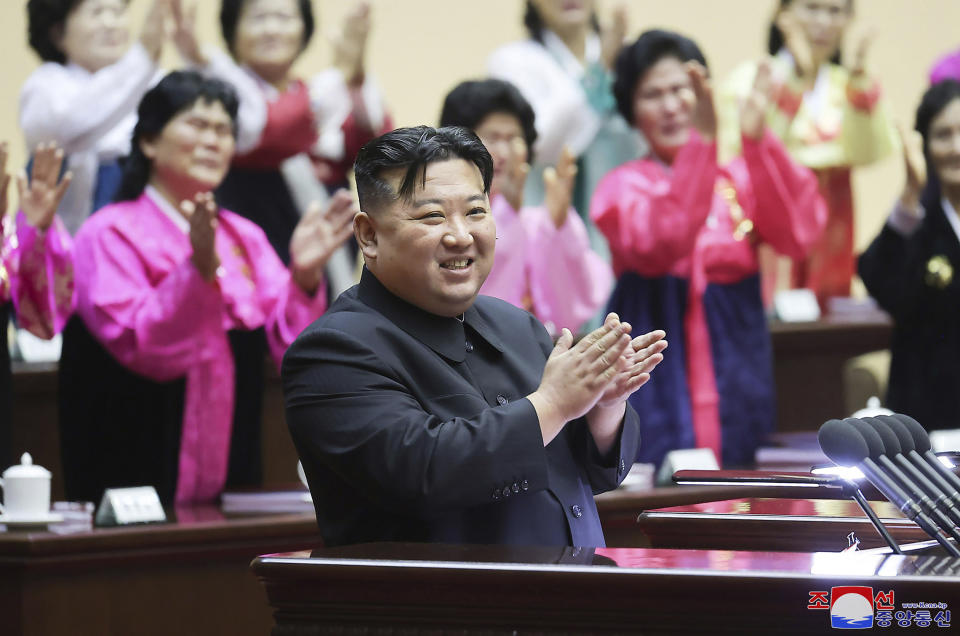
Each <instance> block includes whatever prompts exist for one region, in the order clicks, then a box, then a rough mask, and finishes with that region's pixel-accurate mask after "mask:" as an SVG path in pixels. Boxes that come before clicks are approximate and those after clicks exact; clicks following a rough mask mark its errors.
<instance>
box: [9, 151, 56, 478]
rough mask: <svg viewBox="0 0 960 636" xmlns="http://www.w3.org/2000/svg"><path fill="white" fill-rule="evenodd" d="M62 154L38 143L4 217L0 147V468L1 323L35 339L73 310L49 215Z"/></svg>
mask: <svg viewBox="0 0 960 636" xmlns="http://www.w3.org/2000/svg"><path fill="white" fill-rule="evenodd" d="M62 164H63V151H62V150H61V149H59V148H57V147H56V145H54V144H42V145H40V146H38V147H37V149H36V150H35V152H34V155H33V170H32V171H31V174H30V177H29V179H28V178H27V175H26V173H25V172H24V173H21V174H20V175H19V176H18V177H17V181H16V183H17V190H18V193H19V201H20V210H19V211H18V212H17V214H16V215H15V216H8V215H7V214H6V211H7V209H6V208H7V190H8V187H9V184H10V177H9V175H7V172H6V165H7V144H6V142H4V143H2V144H0V334H2V335H3V337H0V465H3V466H6V465H8V464H9V463H10V462H11V461H12V459H13V457H12V456H11V455H12V449H11V448H10V427H11V422H12V414H11V412H10V411H11V406H12V396H11V392H10V390H11V376H10V352H9V350H8V349H7V338H6V333H7V320H8V318H9V316H10V315H11V310H12V315H14V316H16V318H17V323H18V324H19V325H20V327H22V328H24V329H26V330H28V331H29V332H30V333H32V334H34V335H35V336H37V337H40V338H52V337H53V336H54V334H56V333H59V332H60V330H61V329H63V326H64V325H65V324H66V321H67V319H68V318H69V317H70V312H71V311H72V309H73V261H72V258H71V252H72V248H73V242H72V240H71V239H70V234H69V233H68V232H67V231H66V228H65V227H64V226H63V222H62V221H61V220H60V219H59V218H58V217H57V216H56V215H55V213H56V211H57V206H58V205H59V204H60V201H61V199H62V198H63V195H64V192H65V191H66V189H67V187H68V186H69V185H70V180H71V178H72V175H71V174H70V173H67V174H65V175H63V177H62V178H61V176H60V172H61V171H60V168H61V166H62Z"/></svg>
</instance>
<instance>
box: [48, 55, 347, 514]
mask: <svg viewBox="0 0 960 636" xmlns="http://www.w3.org/2000/svg"><path fill="white" fill-rule="evenodd" d="M236 113H237V98H236V95H235V93H234V91H233V89H232V88H231V87H230V86H229V85H227V84H226V83H224V82H221V81H218V80H213V79H205V78H203V77H202V76H201V75H199V74H198V73H194V72H185V71H177V72H173V73H171V74H169V75H168V76H166V77H165V78H164V79H163V80H161V81H160V83H159V84H157V86H156V87H154V88H153V89H151V90H150V91H148V92H147V94H146V95H144V97H143V100H142V101H141V103H140V106H139V110H138V121H137V125H136V127H135V128H134V132H133V138H132V143H131V155H130V157H129V158H128V159H127V160H126V161H125V163H124V175H123V177H124V178H123V182H122V185H121V188H120V193H119V195H118V198H119V200H118V202H117V203H114V204H112V205H110V206H107V207H105V208H103V209H102V210H100V211H99V212H97V214H95V215H94V216H92V217H91V218H90V219H89V220H88V221H87V222H86V223H85V224H84V226H83V228H81V230H80V232H79V234H78V235H77V239H76V246H75V251H74V254H75V257H74V259H75V268H76V279H77V283H76V312H77V318H75V319H74V320H73V321H71V323H70V326H68V329H67V332H66V333H65V336H64V349H63V355H62V358H61V382H60V389H61V443H62V445H63V460H64V462H63V463H64V473H65V478H66V479H65V481H66V488H67V496H68V497H69V498H71V499H76V498H81V499H93V500H96V499H97V498H99V496H100V493H101V492H102V490H103V489H104V488H106V487H112V486H127V485H129V486H133V485H147V484H149V485H153V486H155V487H156V488H157V490H158V492H159V494H160V497H161V499H162V500H163V501H166V502H169V501H176V502H189V501H206V500H210V499H212V498H214V497H216V496H217V495H219V493H220V492H221V491H222V490H223V488H224V487H225V485H234V486H237V485H243V486H255V485H257V484H259V481H260V444H259V435H260V413H261V410H262V409H261V397H262V391H263V358H264V353H265V349H267V348H269V350H270V352H271V353H272V354H273V357H274V359H275V360H277V361H279V359H280V356H281V355H282V354H283V352H284V350H285V349H286V347H287V345H288V344H289V343H290V342H291V341H292V340H293V338H295V337H296V335H297V334H298V333H299V331H300V330H301V329H302V328H303V327H304V326H306V325H307V324H308V323H309V322H310V321H312V320H313V319H314V318H316V317H317V316H319V315H320V314H321V313H322V312H323V311H324V309H325V308H326V294H325V290H324V280H323V274H322V272H323V266H324V265H325V263H326V261H327V259H328V258H329V257H330V254H331V253H332V252H333V250H334V249H336V248H337V247H338V246H339V245H341V244H342V243H343V241H344V240H345V239H346V238H347V236H349V234H350V232H351V222H352V218H353V212H354V209H353V204H352V202H351V200H350V198H349V197H348V196H346V195H340V196H336V197H334V198H333V199H332V201H331V204H330V206H329V209H327V210H321V209H320V208H319V206H314V208H312V209H311V210H310V211H309V212H308V213H307V214H306V215H305V216H304V218H303V219H302V220H301V221H300V223H299V224H298V225H297V227H296V228H295V230H294V232H293V237H292V239H291V241H290V248H289V249H290V255H291V264H290V266H289V268H288V267H285V266H284V265H283V264H282V263H281V262H280V260H279V259H278V258H277V256H276V254H275V253H274V251H273V249H272V248H271V246H270V244H269V242H268V241H267V239H266V237H265V236H264V234H263V231H262V230H261V229H260V228H258V227H257V226H256V225H254V224H253V223H251V222H249V221H247V220H245V219H243V218H242V217H239V216H238V215H236V214H233V213H232V212H229V211H227V210H223V209H219V208H218V207H217V206H216V204H215V203H214V202H213V197H212V194H211V191H212V190H213V189H215V188H216V187H217V186H218V185H219V184H220V182H221V181H222V179H223V176H224V175H225V174H226V172H227V169H228V167H229V165H230V160H231V159H232V158H233V152H234V146H235V134H236V123H235V117H236Z"/></svg>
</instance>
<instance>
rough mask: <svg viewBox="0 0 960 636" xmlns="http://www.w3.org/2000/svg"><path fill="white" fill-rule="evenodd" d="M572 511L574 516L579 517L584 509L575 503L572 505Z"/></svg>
mask: <svg viewBox="0 0 960 636" xmlns="http://www.w3.org/2000/svg"><path fill="white" fill-rule="evenodd" d="M570 512H572V513H573V516H574V517H575V518H577V519H579V518H580V517H582V516H583V510H581V509H580V506H579V505H578V504H573V505H572V506H570Z"/></svg>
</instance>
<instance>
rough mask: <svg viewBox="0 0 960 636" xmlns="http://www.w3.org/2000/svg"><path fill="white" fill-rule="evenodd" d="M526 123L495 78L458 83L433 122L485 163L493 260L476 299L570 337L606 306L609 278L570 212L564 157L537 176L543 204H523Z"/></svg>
mask: <svg viewBox="0 0 960 636" xmlns="http://www.w3.org/2000/svg"><path fill="white" fill-rule="evenodd" d="M534 123H535V120H534V114H533V109H532V108H531V107H530V104H528V103H527V101H526V100H525V99H524V98H523V95H521V94H520V91H518V90H517V89H516V88H515V87H514V86H513V85H512V84H510V83H509V82H504V81H503V80H497V79H487V80H480V81H469V82H463V83H461V84H459V85H458V86H457V87H456V88H454V89H453V90H452V91H450V93H449V94H448V95H447V97H446V99H445V100H444V103H443V112H442V113H441V115H440V125H441V126H465V127H467V128H471V129H472V130H473V131H474V132H475V133H476V134H477V136H478V137H479V138H480V140H481V141H482V142H483V143H484V145H485V146H486V147H487V150H488V151H490V155H491V157H493V182H492V183H491V185H490V210H491V212H492V213H493V217H494V220H495V221H496V224H497V253H496V260H495V262H494V264H493V269H492V270H491V271H490V275H489V276H487V280H486V281H485V282H484V284H483V287H481V288H480V293H481V294H486V295H488V296H496V297H497V298H501V299H503V300H506V301H507V302H509V303H513V304H514V305H516V306H518V307H522V308H524V309H526V310H527V311H529V312H531V313H532V314H533V315H535V316H536V317H537V318H538V319H539V320H540V321H541V322H542V323H543V324H544V325H545V326H546V327H547V331H549V332H550V333H551V335H559V334H560V331H561V330H562V329H563V328H564V327H566V328H567V329H569V330H570V331H571V332H573V333H577V332H578V331H580V328H581V327H583V326H584V324H585V323H586V322H587V321H588V320H589V319H590V318H591V317H592V316H594V315H595V314H597V312H599V311H600V310H601V309H603V306H604V305H605V304H606V302H607V298H608V297H609V295H610V290H611V288H612V287H613V272H612V271H611V269H610V265H609V264H608V263H607V262H606V261H605V260H604V259H603V258H602V257H601V256H600V255H599V254H597V253H596V252H595V251H594V250H593V249H592V248H591V247H590V241H589V238H588V236H587V230H586V227H585V226H584V224H583V221H581V220H580V216H579V215H578V214H577V211H576V210H575V209H574V208H573V206H572V205H571V200H572V197H573V186H574V181H575V179H576V175H577V167H576V163H575V160H574V158H573V155H572V154H570V152H569V151H564V152H563V153H562V154H561V156H560V161H559V162H558V164H557V166H556V167H550V169H549V170H547V171H546V172H545V173H544V177H543V178H544V180H545V183H544V187H545V191H546V198H545V200H544V202H543V204H542V205H526V204H525V202H524V186H525V184H526V181H527V178H528V173H529V169H530V161H531V154H530V152H531V151H530V148H532V147H533V145H534V141H535V140H536V138H537V131H536V128H535V125H534Z"/></svg>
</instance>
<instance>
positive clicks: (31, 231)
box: [0, 212, 73, 338]
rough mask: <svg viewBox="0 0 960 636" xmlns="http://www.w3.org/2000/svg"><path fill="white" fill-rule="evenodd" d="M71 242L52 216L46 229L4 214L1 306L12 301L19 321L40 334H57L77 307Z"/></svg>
mask: <svg viewBox="0 0 960 636" xmlns="http://www.w3.org/2000/svg"><path fill="white" fill-rule="evenodd" d="M72 249H73V242H72V240H71V238H70V234H69V233H68V232H67V230H66V228H65V227H64V225H63V222H62V221H61V220H60V218H59V217H54V220H53V224H52V225H51V226H50V227H49V228H48V229H47V230H45V231H40V230H37V228H35V227H32V226H31V225H29V224H28V223H27V220H26V217H25V216H24V214H23V212H18V213H17V216H16V217H15V219H11V218H10V217H8V216H0V305H2V304H3V303H6V302H7V301H8V300H12V301H13V307H14V311H15V313H16V316H17V322H18V324H19V325H20V326H21V327H23V328H24V329H26V330H27V331H29V332H30V333H32V334H34V335H36V336H38V337H40V338H52V337H53V336H54V335H55V334H57V333H59V332H60V331H61V330H62V329H63V327H64V325H65V324H66V322H67V320H68V319H69V318H70V314H71V312H72V310H73V260H72Z"/></svg>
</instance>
